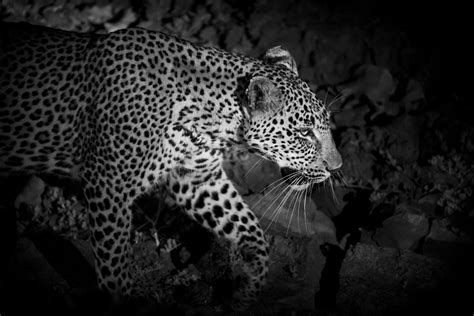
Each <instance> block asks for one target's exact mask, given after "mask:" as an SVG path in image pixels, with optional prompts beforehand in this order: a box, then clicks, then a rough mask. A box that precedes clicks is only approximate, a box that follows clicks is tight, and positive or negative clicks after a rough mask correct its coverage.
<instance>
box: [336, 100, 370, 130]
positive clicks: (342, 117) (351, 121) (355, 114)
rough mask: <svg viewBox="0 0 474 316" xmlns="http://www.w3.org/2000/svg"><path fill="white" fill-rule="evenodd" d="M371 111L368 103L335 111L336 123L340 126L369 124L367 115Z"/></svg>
mask: <svg viewBox="0 0 474 316" xmlns="http://www.w3.org/2000/svg"><path fill="white" fill-rule="evenodd" d="M369 112H370V109H369V107H368V106H367V105H365V104H359V105H358V106H355V107H354V108H350V109H347V110H346V109H344V110H343V111H341V112H336V113H334V123H335V124H336V126H337V127H338V128H341V127H349V126H360V127H363V126H365V125H367V122H366V119H365V117H366V116H367V114H368V113H369Z"/></svg>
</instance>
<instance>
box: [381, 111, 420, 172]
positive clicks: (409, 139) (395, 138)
mask: <svg viewBox="0 0 474 316" xmlns="http://www.w3.org/2000/svg"><path fill="white" fill-rule="evenodd" d="M418 126H419V119H418V118H417V117H415V116H412V115H408V114H405V115H402V116H399V117H397V118H396V119H395V120H394V121H393V123H392V124H391V125H390V126H388V127H387V135H388V136H389V140H388V141H387V143H388V144H389V147H388V152H389V153H390V155H391V156H392V157H393V158H395V159H396V160H397V162H399V163H401V164H410V163H413V162H415V161H416V160H417V159H418V156H419V153H420V140H419V127H418Z"/></svg>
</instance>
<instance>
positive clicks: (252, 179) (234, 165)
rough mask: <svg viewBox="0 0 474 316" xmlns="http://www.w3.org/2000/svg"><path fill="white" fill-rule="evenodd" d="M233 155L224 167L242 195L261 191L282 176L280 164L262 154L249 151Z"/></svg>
mask: <svg viewBox="0 0 474 316" xmlns="http://www.w3.org/2000/svg"><path fill="white" fill-rule="evenodd" d="M233 156H234V157H233V158H231V159H229V160H228V161H226V162H225V163H224V169H225V170H226V173H227V175H228V176H229V178H230V179H231V180H232V181H233V182H234V185H235V186H236V187H237V189H238V191H239V193H240V194H242V195H247V194H249V193H257V192H260V191H262V190H263V189H264V188H265V187H266V186H268V185H269V184H271V183H274V182H275V181H277V180H278V179H279V178H280V177H281V174H280V168H279V167H278V165H276V164H275V163H273V162H271V161H268V160H266V159H263V158H261V157H260V156H257V155H254V154H248V153H237V154H236V153H234V154H233Z"/></svg>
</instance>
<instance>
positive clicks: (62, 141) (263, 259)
mask: <svg viewBox="0 0 474 316" xmlns="http://www.w3.org/2000/svg"><path fill="white" fill-rule="evenodd" d="M0 106H1V109H0V153H1V156H0V172H1V173H2V174H10V173H15V172H22V173H30V174H33V173H59V174H63V175H66V176H73V177H78V178H80V179H82V181H83V183H84V186H83V187H84V193H85V197H86V199H87V204H88V205H87V206H88V214H89V216H88V218H89V224H90V229H91V240H92V246H93V249H94V254H95V258H96V270H97V275H98V283H99V285H100V287H101V288H103V289H106V290H108V291H110V292H120V293H123V294H127V295H128V294H133V293H132V292H133V289H134V287H133V282H132V279H131V277H130V273H129V264H130V263H129V253H130V243H129V239H130V228H131V205H132V203H133V201H134V200H135V199H136V198H137V197H138V196H139V195H141V194H144V193H147V192H150V191H152V190H153V189H154V188H156V187H158V186H164V187H165V188H167V190H168V192H169V194H170V196H171V197H172V199H173V200H174V202H175V203H176V204H177V205H178V206H180V207H181V208H182V209H184V210H185V212H186V213H187V214H188V215H189V216H190V217H191V218H192V219H194V220H195V221H196V222H198V223H199V224H201V225H202V226H204V227H206V228H208V229H209V230H211V231H213V232H215V233H216V234H217V235H218V236H221V237H223V238H226V239H228V240H230V241H232V242H233V243H234V244H236V245H237V247H238V248H239V249H240V251H241V252H242V254H243V256H242V258H244V269H243V270H244V271H245V272H246V274H247V278H246V282H244V283H243V285H242V286H241V287H240V288H239V289H237V292H236V299H237V302H239V303H238V304H241V306H245V305H246V304H248V303H250V302H251V301H252V300H254V299H255V298H256V296H257V293H258V292H259V291H260V289H261V288H262V286H263V284H264V281H265V277H266V274H267V271H268V244H267V242H266V241H265V238H264V235H263V232H262V229H261V228H260V226H259V224H258V220H257V218H256V216H255V215H254V214H253V213H252V211H251V210H250V209H249V207H248V206H247V205H246V204H245V202H244V201H243V200H242V198H241V197H240V196H239V194H238V193H237V191H236V189H235V188H234V186H233V184H232V182H231V181H230V180H229V179H228V178H227V175H226V174H225V172H224V171H223V169H222V162H223V157H224V154H225V153H226V151H227V150H230V149H232V148H235V147H243V148H251V149H252V150H253V151H255V152H256V153H258V154H260V155H263V156H265V157H267V158H268V159H270V160H273V161H275V162H276V163H278V164H279V165H280V166H281V167H286V168H291V169H292V170H296V171H297V172H299V174H300V178H299V179H300V180H299V182H298V183H295V184H294V185H293V187H294V189H301V188H303V187H305V186H307V185H309V184H311V183H315V182H321V181H324V180H325V179H327V178H328V177H329V176H330V173H331V171H333V170H335V169H337V168H339V167H340V166H341V158H340V156H339V153H338V152H337V150H336V148H335V146H334V142H333V140H332V137H331V133H330V129H329V114H328V112H327V110H326V109H325V108H324V106H323V104H322V103H321V101H320V100H318V99H317V98H316V96H315V94H314V93H313V92H311V90H310V89H309V87H308V85H307V84H306V83H304V82H303V81H302V80H300V79H299V77H298V73H297V70H296V64H295V62H294V60H293V58H292V57H291V56H290V54H289V53H288V52H287V51H286V50H284V49H282V48H280V47H275V48H273V49H271V50H269V52H268V53H267V54H266V55H265V58H264V59H263V60H257V59H253V58H249V57H245V56H241V55H237V54H231V53H228V52H225V51H222V50H218V49H214V48H203V47H199V46H196V45H194V44H192V43H189V42H186V41H184V40H181V39H177V38H174V37H171V36H168V35H165V34H162V33H158V32H152V31H148V30H144V29H127V30H121V31H118V32H115V33H111V34H107V35H97V34H78V33H71V32H64V31H59V30H53V29H48V28H44V27H39V26H29V25H26V24H2V25H1V32H0Z"/></svg>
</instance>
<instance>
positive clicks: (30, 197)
mask: <svg viewBox="0 0 474 316" xmlns="http://www.w3.org/2000/svg"><path fill="white" fill-rule="evenodd" d="M45 187H46V185H45V183H44V181H43V180H41V179H40V178H38V177H36V176H32V177H31V178H30V179H29V180H28V182H27V183H26V184H25V186H24V187H23V190H22V191H21V193H20V194H18V196H17V197H16V199H15V202H14V206H15V208H16V209H19V208H20V206H21V204H25V205H26V206H27V207H31V208H32V209H34V208H35V207H38V206H40V205H41V196H42V194H43V192H44V190H45Z"/></svg>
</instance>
